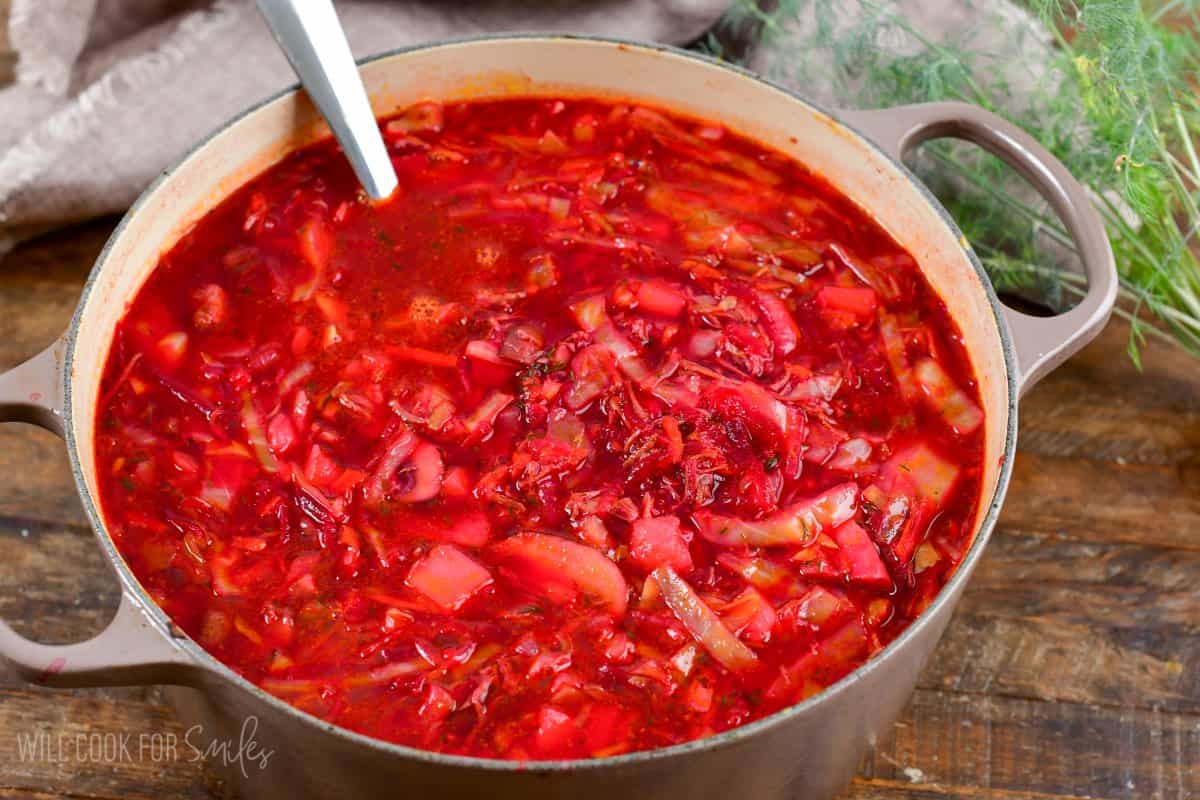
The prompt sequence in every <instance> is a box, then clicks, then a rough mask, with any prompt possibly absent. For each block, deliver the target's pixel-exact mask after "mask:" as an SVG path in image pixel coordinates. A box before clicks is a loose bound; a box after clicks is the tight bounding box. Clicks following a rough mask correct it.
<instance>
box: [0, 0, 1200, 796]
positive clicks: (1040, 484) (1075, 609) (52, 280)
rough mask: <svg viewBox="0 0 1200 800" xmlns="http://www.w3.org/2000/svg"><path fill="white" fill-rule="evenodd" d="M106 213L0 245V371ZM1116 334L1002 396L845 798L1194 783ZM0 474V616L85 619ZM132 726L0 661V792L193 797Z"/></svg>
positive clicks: (132, 718) (1189, 672) (142, 726)
mask: <svg viewBox="0 0 1200 800" xmlns="http://www.w3.org/2000/svg"><path fill="white" fill-rule="evenodd" d="M6 7H7V1H6V0H0V18H3V17H5V16H6ZM4 50H5V48H4V40H3V37H2V35H0V81H2V80H3V77H4V72H5V70H6V69H7V66H6V65H8V64H9V62H10V61H11V59H8V58H7V57H6V56H5V55H4ZM112 224H113V222H112V221H111V220H109V221H102V222H98V223H94V224H90V225H86V226H83V227H79V228H75V229H72V230H68V231H63V232H59V233H56V234H53V235H51V236H47V237H44V238H43V239H41V240H38V241H35V242H31V243H28V244H26V245H23V246H21V247H20V248H18V249H17V250H16V251H15V252H14V253H13V254H11V255H9V256H8V257H6V258H5V259H4V260H3V261H2V262H0V370H3V369H7V368H9V367H11V366H13V365H15V364H17V363H19V362H20V361H21V360H22V359H24V358H26V357H28V356H30V355H32V354H34V353H36V352H37V351H38V350H39V349H41V348H42V347H44V346H45V345H47V344H49V343H50V342H51V341H53V339H54V338H55V337H56V336H57V335H58V334H59V333H61V332H62V330H63V329H64V328H65V326H66V324H67V322H68V320H69V318H70V315H71V312H72V311H73V309H74V304H75V301H76V299H77V297H78V293H79V290H80V287H81V285H82V283H83V281H84V279H85V277H86V275H87V271H88V269H89V267H90V265H91V262H92V260H93V259H94V258H95V256H96V254H97V253H98V252H99V250H100V248H101V247H102V245H103V243H104V240H105V239H106V237H107V235H108V233H109V231H110V230H111V227H112ZM1127 336H1128V327H1127V326H1125V325H1124V324H1121V323H1114V324H1112V325H1110V327H1109V328H1108V330H1107V331H1106V332H1105V333H1104V334H1103V335H1102V336H1101V337H1100V338H1099V339H1098V340H1097V342H1096V343H1094V344H1093V345H1091V346H1090V347H1088V348H1087V349H1086V350H1085V351H1084V352H1083V353H1081V354H1080V355H1079V356H1077V357H1076V358H1075V359H1073V360H1072V361H1071V362H1070V363H1068V364H1067V365H1066V366H1064V367H1063V368H1062V369H1060V370H1059V371H1058V372H1056V373H1054V374H1053V375H1052V376H1050V377H1049V378H1047V379H1046V380H1045V381H1044V382H1043V383H1042V384H1041V385H1039V386H1038V387H1036V388H1035V389H1034V390H1033V391H1032V392H1031V393H1030V394H1029V396H1028V397H1027V398H1026V400H1025V401H1024V403H1023V404H1022V407H1021V423H1020V439H1019V441H1020V446H1019V452H1018V455H1017V460H1016V463H1015V473H1014V480H1013V483H1012V488H1011V490H1010V492H1009V499H1008V502H1007V504H1006V506H1005V510H1004V513H1003V515H1002V517H1001V521H1000V524H999V526H998V529H997V531H996V533H995V536H994V538H993V540H992V542H991V544H990V546H989V549H988V552H987V554H986V556H985V558H984V560H983V562H982V564H981V566H980V569H979V570H978V572H977V574H976V575H975V577H974V579H973V581H972V583H971V585H970V586H969V588H968V590H967V592H966V595H965V596H964V599H963V602H962V604H961V605H960V608H959V610H958V612H957V614H956V616H955V618H954V620H953V622H952V623H951V626H950V628H949V630H948V631H947V633H946V636H945V638H944V639H943V641H942V643H941V644H940V646H939V647H938V650H937V652H936V654H935V656H934V659H933V661H932V663H931V664H930V666H929V667H928V669H927V670H926V671H925V673H924V675H923V676H922V678H921V681H920V688H919V689H918V691H917V693H916V695H915V696H914V698H913V700H912V702H911V703H910V705H909V706H908V708H907V710H906V711H905V713H904V715H903V718H902V719H901V720H900V722H898V723H897V725H896V726H895V728H894V730H893V731H892V733H891V735H890V736H889V737H888V738H887V739H886V740H884V741H882V742H880V743H879V746H878V747H877V749H876V751H875V752H874V753H873V754H872V755H871V756H870V757H869V758H868V759H867V761H866V762H865V763H864V765H863V768H862V771H861V773H860V775H859V777H858V778H857V779H856V781H855V783H854V784H853V785H852V786H851V787H850V788H849V789H848V790H847V792H846V793H845V795H844V799H845V800H945V798H984V797H986V798H999V799H1000V800H1026V799H1028V800H1035V799H1036V800H1066V799H1067V798H1122V799H1125V798H1128V800H1145V799H1147V798H1153V799H1154V800H1160V799H1161V800H1168V799H1171V800H1176V799H1179V798H1193V797H1200V362H1196V361H1194V360H1193V359H1191V358H1189V357H1188V356H1186V355H1185V354H1183V353H1182V352H1181V351H1179V350H1178V349H1176V348H1174V347H1173V346H1170V345H1165V344H1162V343H1159V342H1156V341H1152V342H1151V343H1149V344H1148V345H1147V346H1146V348H1145V350H1144V352H1143V363H1144V369H1143V371H1142V372H1138V371H1137V370H1136V369H1134V367H1133V366H1132V365H1131V363H1130V362H1129V360H1128V358H1127V357H1126V355H1125V343H1126V337H1127ZM0 476H2V479H0V617H3V618H4V619H6V620H9V621H10V622H12V624H13V625H14V627H16V628H17V629H18V630H20V631H22V632H23V633H26V634H28V635H30V636H35V637H37V638H39V639H41V640H44V641H51V642H66V641H74V640H79V639H82V638H85V637H87V636H89V635H90V634H93V633H95V632H97V631H98V630H100V629H101V628H102V627H103V625H104V623H105V622H106V620H107V619H108V617H109V616H110V615H111V613H112V611H113V610H114V609H115V607H116V602H117V598H118V594H117V590H116V585H115V581H114V579H113V578H112V576H111V574H110V572H109V569H108V567H107V565H106V563H105V562H104V559H103V558H102V557H101V555H100V552H99V550H98V549H97V547H96V546H95V542H94V539H93V536H92V533H91V530H90V529H89V528H88V527H87V525H86V521H85V519H84V517H83V514H82V510H81V508H80V505H79V500H78V498H77V496H76V494H75V489H74V485H73V483H72V481H71V478H70V474H69V471H68V463H67V459H66V456H65V453H64V450H63V447H62V444H61V442H59V441H58V440H57V439H56V438H55V437H53V436H51V435H50V434H48V433H45V432H44V431H40V430H37V429H34V428H31V427H28V426H23V425H7V426H3V427H0ZM155 733H159V734H163V733H174V734H175V735H176V736H179V735H182V726H181V724H180V722H179V721H178V720H177V719H176V718H175V717H174V715H173V713H172V711H171V710H170V708H169V707H167V706H166V705H165V704H164V703H163V701H162V699H161V697H160V696H159V692H158V690H156V689H154V688H134V689H106V690H78V691H68V692H51V691H48V690H43V689H37V688H31V687H28V686H26V685H24V684H22V683H21V682H19V681H18V680H17V679H16V677H15V676H14V675H13V674H12V672H11V671H10V670H9V669H8V668H7V667H0V800H3V799H4V798H17V797H21V798H38V800H50V799H51V798H80V799H84V798H86V799H87V800H96V799H98V798H147V800H149V799H150V798H155V799H157V798H161V797H182V798H206V797H211V796H214V794H213V791H214V790H213V782H212V779H211V777H210V776H209V775H208V774H207V773H206V771H205V769H204V768H203V765H202V764H199V763H194V762H192V761H191V760H189V759H187V758H186V757H181V758H176V759H171V760H166V761H154V760H152V759H150V758H148V757H138V756H139V755H140V754H139V753H138V752H137V748H136V743H137V740H138V737H140V736H141V735H142V734H149V735H153V734H155ZM37 734H45V735H49V736H53V737H59V736H67V737H71V736H74V735H75V734H84V735H95V734H100V735H105V734H108V735H111V736H121V735H126V734H127V735H130V736H132V742H133V744H134V748H133V751H132V753H131V754H132V756H133V757H131V758H129V759H124V758H119V759H117V760H103V759H102V760H100V761H90V760H86V759H78V758H74V759H72V758H68V759H65V760H61V761H55V760H52V759H48V758H38V757H31V753H30V752H26V750H28V748H25V750H23V749H22V746H23V744H25V745H28V744H29V743H30V741H32V740H31V739H29V737H31V736H34V737H36V735H37ZM21 737H25V738H21ZM33 755H34V756H36V753H34V754H33ZM184 756H186V754H184Z"/></svg>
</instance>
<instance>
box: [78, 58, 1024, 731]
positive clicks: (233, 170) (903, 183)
mask: <svg viewBox="0 0 1200 800" xmlns="http://www.w3.org/2000/svg"><path fill="white" fill-rule="evenodd" d="M363 77H364V80H365V82H366V85H367V89H368V93H369V94H370V96H371V99H372V104H373V106H374V109H375V112H376V114H378V115H380V116H386V115H388V114H390V113H393V112H394V111H395V110H398V109H400V108H403V107H405V106H407V105H409V104H411V103H414V102H418V101H421V100H426V99H437V100H441V101H455V100H465V99H472V98H483V97H505V96H536V95H543V96H546V95H551V96H552V95H558V96H562V95H587V96H600V97H609V98H613V99H626V100H638V101H644V102H647V103H650V104H653V105H657V106H662V107H666V108H670V109H675V110H677V111H681V112H683V113H686V114H690V115H693V116H696V117H700V118H704V119H710V120H717V121H720V122H722V123H723V124H725V125H726V126H728V127H729V128H731V129H733V130H736V131H738V132H740V133H743V134H746V135H749V136H751V137H753V138H755V139H757V140H759V141H761V142H762V143H764V144H766V145H768V146H770V147H773V148H775V149H777V150H780V151H782V152H784V153H787V154H789V155H791V156H793V157H794V158H796V159H797V160H799V161H800V162H802V163H803V164H805V165H807V166H808V167H809V168H810V169H811V170H813V171H814V172H817V173H819V174H821V175H822V176H823V177H825V178H826V179H827V180H829V181H830V182H831V183H832V184H833V185H834V186H835V187H837V188H838V189H839V190H840V191H841V192H842V193H843V194H845V195H846V196H848V197H849V198H851V199H852V200H854V201H855V202H857V203H858V204H859V205H861V206H862V207H863V208H864V209H865V210H866V211H867V212H868V213H870V214H871V215H872V216H873V217H874V218H875V219H876V220H878V221H879V222H880V224H882V225H883V226H884V227H885V228H886V229H887V230H888V231H889V232H891V234H892V235H893V236H894V237H895V238H896V239H897V240H898V241H899V242H900V244H901V245H903V246H904V247H905V248H906V249H907V250H908V251H909V252H911V253H912V254H913V256H914V257H915V258H916V259H917V261H918V263H919V264H920V266H921V268H922V270H923V272H924V273H925V275H926V277H927V279H928V280H929V281H930V283H931V284H932V285H933V287H934V289H935V290H936V291H937V292H938V293H939V294H940V295H941V297H942V298H943V299H944V301H945V302H946V305H947V307H948V308H949V310H950V313H951V315H952V316H953V317H954V319H955V321H956V322H957V324H958V327H959V329H960V330H961V331H962V335H963V339H964V343H965V345H966V349H967V351H968V352H969V354H970V357H971V359H972V361H973V366H974V369H975V374H976V376H977V378H978V380H979V388H980V394H981V397H982V401H983V406H984V411H985V415H986V420H987V421H986V437H985V438H986V441H985V458H984V478H983V497H982V498H981V502H980V504H979V512H978V515H977V519H976V525H975V530H976V531H977V532H978V531H979V530H980V529H981V526H982V525H983V524H984V522H985V517H987V515H988V514H989V512H990V509H991V506H992V505H993V501H994V499H995V495H996V491H997V488H998V487H1000V486H1001V484H1002V476H1003V469H1004V467H1003V465H1004V463H1005V458H1006V456H1007V454H1006V447H1007V446H1008V444H1009V442H1010V434H1011V430H1010V428H1011V425H1010V422H1011V421H1010V418H1009V416H1010V408H1011V407H1012V402H1013V397H1012V394H1011V387H1012V381H1011V380H1010V375H1009V371H1008V369H1007V367H1006V361H1005V350H1004V345H1003V339H1002V333H1001V330H1000V327H999V323H998V319H997V315H996V313H995V311H994V308H993V304H992V298H993V295H991V294H990V291H989V289H988V288H986V287H985V285H984V283H983V278H982V277H981V274H980V272H979V270H978V269H977V268H976V267H975V266H974V265H973V264H972V261H971V258H970V257H969V254H968V247H969V245H968V244H967V243H966V241H965V240H963V239H962V238H961V235H960V234H958V233H957V229H956V228H954V227H953V225H952V224H951V223H950V222H949V220H948V218H947V217H946V216H945V212H944V211H942V210H941V209H940V207H939V206H937V205H936V204H935V202H934V201H933V200H932V199H931V197H930V195H929V194H928V192H926V191H925V190H924V189H923V188H922V187H920V186H919V185H918V184H917V183H916V182H915V181H914V180H913V179H912V178H911V177H910V176H909V175H908V174H907V173H906V172H905V171H904V170H903V169H901V168H899V167H898V166H897V165H895V164H894V163H893V162H892V161H891V160H889V159H888V158H887V157H885V156H884V155H882V153H880V152H879V151H878V150H877V149H876V148H875V147H874V146H872V145H871V144H869V143H868V142H866V141H865V140H864V139H863V138H861V137H860V136H859V135H858V134H856V133H854V132H853V131H850V130H848V129H847V128H845V127H844V126H842V125H841V124H839V123H837V122H835V121H834V120H833V119H831V118H830V117H829V116H827V115H826V114H825V113H823V112H821V111H819V110H817V109H815V108H813V107H812V106H810V105H808V104H806V103H805V102H803V101H801V100H799V99H797V98H796V97H794V96H792V95H790V94H788V93H786V92H784V91H782V90H781V89H778V88H775V87H773V86H771V85H769V84H767V83H764V82H762V81H759V80H757V79H755V78H754V77H752V76H750V75H748V74H746V73H742V72H738V71H734V70H731V69H728V68H725V67H722V66H719V65H716V64H715V63H712V62H709V61H707V60H702V59H699V58H696V57H693V56H690V55H687V54H683V53H680V52H677V51H673V50H664V49H659V48H652V47H645V46H637V45H630V44H624V43H617V42H611V41H603V40H594V39H569V38H561V37H525V38H499V39H482V40H475V41H468V42H460V43H451V44H445V45H438V46H434V47H428V48H423V49H417V50H411V51H406V52H400V53H397V54H394V55H389V56H384V57H381V58H379V59H376V60H373V61H371V62H369V63H367V64H366V65H364V67H363ZM326 135H328V130H327V128H326V127H325V125H324V123H323V122H322V121H321V120H320V119H319V117H318V115H317V114H316V112H315V110H314V109H313V108H312V107H311V105H310V104H309V103H308V101H307V100H306V99H305V98H304V97H303V96H302V95H300V94H298V93H296V92H289V93H287V94H285V95H282V96H280V97H278V98H276V99H274V100H271V101H269V102H267V103H265V104H264V105H262V106H260V107H258V108H256V109H254V110H253V111H251V112H249V113H247V114H246V115H244V116H243V117H241V118H240V119H239V120H237V121H236V122H234V123H232V124H230V125H229V126H227V127H225V128H223V129H222V130H221V131H219V132H218V133H217V134H215V135H214V136H213V137H212V138H211V139H209V140H208V141H207V142H205V143H203V144H202V145H200V146H199V147H198V148H197V149H195V150H194V151H193V152H192V153H191V154H189V155H188V156H187V157H186V158H185V159H184V160H183V161H182V162H181V163H180V164H179V165H177V166H176V167H175V168H174V169H173V170H171V171H169V173H168V174H166V175H165V176H164V177H163V178H162V179H160V181H159V182H158V183H157V184H156V185H155V186H154V187H152V189H151V190H150V191H148V192H147V193H146V194H145V195H143V197H142V198H141V199H140V200H139V201H138V203H137V205H135V207H134V209H133V210H131V212H130V214H129V215H128V216H127V217H126V219H125V220H124V221H123V223H122V226H121V228H119V229H118V231H117V233H116V234H114V237H113V239H112V240H111V241H110V243H109V246H108V247H107V248H106V250H105V252H104V253H103V254H102V255H101V258H100V259H99V261H98V262H97V264H96V267H95V268H94V270H93V273H92V279H91V281H90V282H89V285H88V287H87V288H86V289H85V293H84V297H83V299H82V301H81V303H80V307H79V311H78V312H77V315H76V320H75V325H74V327H73V335H72V337H71V341H70V348H71V351H70V358H69V364H70V374H69V376H68V385H69V397H68V408H67V409H66V410H67V413H68V426H69V440H70V444H71V449H72V451H73V455H74V457H75V458H76V459H77V466H78V469H79V473H78V475H77V479H78V480H80V481H81V482H82V485H83V487H84V489H85V492H84V494H85V496H84V502H85V505H86V506H87V507H88V511H89V513H90V514H91V516H92V518H93V522H94V523H96V524H97V525H98V526H100V527H99V530H100V531H101V536H102V537H103V538H105V539H107V534H106V533H105V532H104V531H103V526H102V521H101V520H100V519H99V514H98V510H97V507H96V504H95V501H94V498H96V497H97V496H98V494H97V486H96V480H95V468H94V453H93V447H92V437H93V433H94V425H95V416H94V409H95V403H96V398H97V390H98V385H99V380H100V376H101V373H102V370H103V366H104V363H105V360H106V359H107V356H108V350H109V347H110V344H111V338H112V333H113V330H114V328H115V326H116V323H117V322H118V320H119V319H120V317H121V316H122V314H123V313H124V311H125V309H126V307H127V304H128V303H129V301H130V299H131V298H132V297H133V296H134V295H135V294H136V292H137V291H138V289H139V288H140V287H141V285H142V283H143V282H144V281H145V279H146V277H147V276H148V275H149V273H150V272H151V270H153V269H154V267H155V265H156V263H157V260H158V257H159V255H160V254H161V253H163V252H164V251H166V250H167V249H169V248H170V247H171V245H172V244H173V243H174V242H175V241H176V240H177V239H178V237H179V236H180V235H181V234H182V233H183V232H185V231H186V230H187V229H188V228H189V227H190V226H191V225H193V224H195V222H196V221H197V220H198V219H199V218H201V217H202V216H203V215H204V214H205V213H206V212H207V211H208V210H209V209H211V208H212V207H213V206H215V205H216V204H218V203H219V202H220V201H221V199H222V198H223V197H225V196H226V195H227V194H228V193H229V192H230V191H231V190H232V189H234V188H236V187H237V186H239V185H241V184H242V183H244V182H245V181H246V180H248V179H249V178H251V177H253V176H254V175H256V174H258V173H259V172H261V171H262V170H263V169H265V168H266V167H268V166H269V165H270V164H272V163H273V162H275V161H277V160H278V159H279V158H281V157H282V156H283V155H285V154H286V153H288V152H289V151H291V150H293V149H295V148H297V147H300V146H303V145H305V144H307V143H309V142H311V141H313V140H315V139H317V138H320V137H323V136H326ZM108 545H109V543H108V542H106V549H109V547H108ZM123 571H124V577H125V578H126V579H127V580H128V581H132V580H133V579H132V576H131V575H130V574H129V573H128V572H127V570H123ZM157 613H158V614H159V615H160V616H161V612H157ZM918 624H919V623H918ZM784 713H786V712H784Z"/></svg>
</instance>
